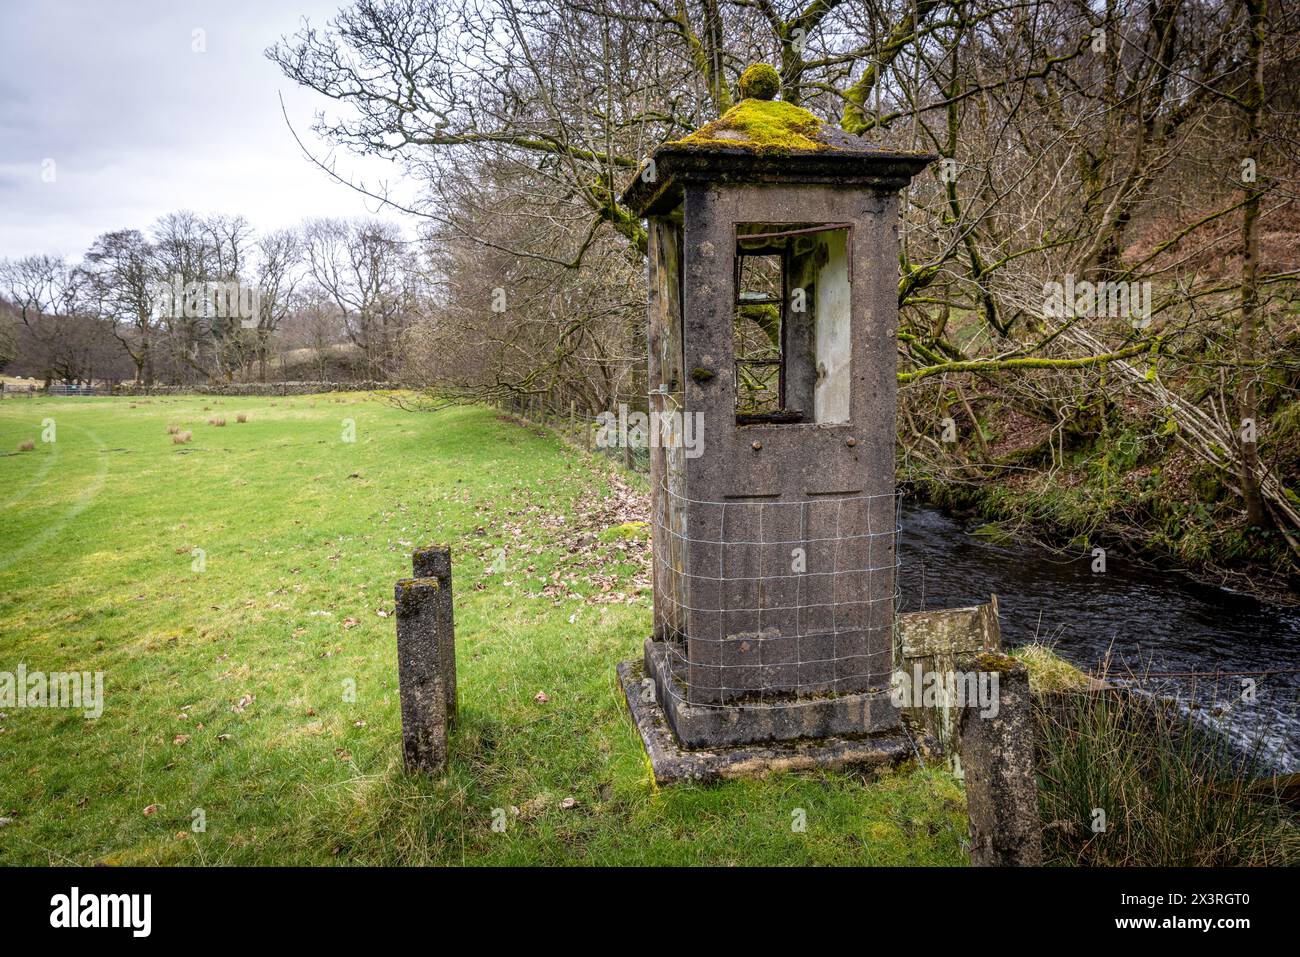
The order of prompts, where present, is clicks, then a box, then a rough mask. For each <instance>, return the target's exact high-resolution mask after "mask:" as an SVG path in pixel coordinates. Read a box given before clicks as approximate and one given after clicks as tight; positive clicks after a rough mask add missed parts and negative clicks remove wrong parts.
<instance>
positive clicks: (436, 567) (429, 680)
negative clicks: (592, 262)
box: [394, 547, 456, 774]
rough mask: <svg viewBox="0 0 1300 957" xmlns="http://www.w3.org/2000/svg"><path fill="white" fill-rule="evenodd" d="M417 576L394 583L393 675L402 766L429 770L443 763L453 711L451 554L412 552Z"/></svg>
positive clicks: (438, 768)
mask: <svg viewBox="0 0 1300 957" xmlns="http://www.w3.org/2000/svg"><path fill="white" fill-rule="evenodd" d="M414 565H415V571H416V575H417V577H415V578H405V579H402V580H401V581H399V582H398V583H397V586H396V589H395V592H394V598H395V600H396V609H397V616H396V617H397V677H398V693H399V695H400V698H401V712H402V753H403V757H404V760H405V763H406V770H407V771H408V772H411V773H417V772H422V773H426V774H433V773H436V772H438V771H441V770H442V769H443V768H445V767H446V765H447V751H448V748H447V732H448V729H449V728H450V726H451V724H452V723H453V722H454V720H455V715H456V642H455V630H454V622H453V618H452V608H451V553H450V552H449V551H448V550H447V549H445V548H437V547H434V548H423V549H420V550H419V551H418V552H416V553H415V556H414Z"/></svg>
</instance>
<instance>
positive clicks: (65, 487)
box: [0, 395, 965, 864]
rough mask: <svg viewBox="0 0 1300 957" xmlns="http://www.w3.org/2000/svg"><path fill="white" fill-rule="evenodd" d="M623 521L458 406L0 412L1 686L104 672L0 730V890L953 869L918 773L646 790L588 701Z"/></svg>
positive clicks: (102, 404)
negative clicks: (446, 625) (425, 750)
mask: <svg viewBox="0 0 1300 957" xmlns="http://www.w3.org/2000/svg"><path fill="white" fill-rule="evenodd" d="M240 413H243V414H245V416H246V417H247V419H248V421H247V422H243V423H240V422H238V421H237V416H238V415H239V414H240ZM214 416H215V417H220V418H224V419H225V421H226V423H227V424H226V425H225V426H215V425H209V424H207V421H208V419H209V418H211V417H214ZM45 419H53V420H54V426H55V433H56V434H55V438H56V441H54V442H52V443H49V442H43V441H42V429H43V426H42V422H43V420H45ZM349 420H350V422H351V432H352V434H354V436H355V441H345V438H346V437H348V435H349V431H350V430H349V424H348V422H349ZM169 425H175V426H177V427H179V429H180V430H182V431H190V432H192V438H191V440H190V441H189V442H188V443H185V444H176V443H174V441H173V439H172V437H171V436H169V435H168V434H167V428H168V426H169ZM26 441H32V442H34V445H35V449H34V451H30V452H18V451H16V450H17V448H18V446H19V445H20V443H23V442H26ZM644 501H645V497H644V495H642V494H638V493H637V492H636V491H635V490H630V489H627V488H626V487H625V486H622V485H621V483H620V481H619V480H618V479H617V478H616V475H615V473H614V472H613V471H612V470H611V468H610V467H609V466H608V465H607V464H601V463H598V462H596V461H594V460H593V459H591V458H588V457H586V456H584V455H582V454H581V453H579V452H576V451H573V450H571V449H569V448H567V447H564V446H563V445H562V444H560V443H559V442H557V441H556V440H555V439H554V438H552V437H550V436H548V435H544V434H539V433H537V432H535V431H532V430H529V429H524V428H519V427H517V426H515V425H512V424H509V423H506V422H503V421H501V420H499V419H498V418H496V417H495V416H494V415H493V414H491V413H489V412H486V411H483V410H472V409H466V410H455V411H449V412H445V413H439V414H437V415H421V414H412V413H407V412H402V411H400V410H398V409H396V408H394V407H392V406H391V405H389V404H387V403H386V402H385V401H384V400H383V398H382V397H381V396H375V395H367V396H360V395H342V396H317V397H302V398H290V399H279V400H276V399H243V400H235V399H213V398H205V397H199V396H195V397H177V398H170V399H163V398H156V399H152V400H134V401H131V400H126V399H62V400H57V399H44V398H41V399H33V400H26V399H23V400H14V401H5V402H3V403H0V542H2V543H3V551H2V552H0V671H10V672H13V671H15V670H16V668H17V666H18V665H19V664H20V663H22V664H25V666H26V667H27V669H28V670H29V671H33V670H38V669H39V670H43V671H68V670H84V671H102V672H103V673H104V676H105V709H104V713H103V716H102V717H100V718H98V719H97V720H87V719H85V718H84V717H83V716H82V715H81V714H80V713H77V712H72V711H67V710H52V709H31V708H23V709H16V708H5V709H0V710H3V711H4V712H5V713H4V715H3V717H0V727H3V731H0V767H2V768H3V774H0V817H4V818H8V819H9V823H8V824H6V825H4V826H0V864H46V863H77V864H88V863H94V862H99V861H104V862H110V863H119V864H131V863H186V864H217V863H238V864H253V863H262V864H267V863H280V864H287V863H308V864H320V863H393V864H415V863H485V864H486V863H495V864H507V863H579V862H592V863H626V864H632V863H644V864H652V863H663V864H693V863H713V864H776V863H827V864H839V863H842V864H961V863H964V861H965V855H964V853H963V852H962V850H961V847H960V837H961V836H964V833H965V820H964V809H963V803H962V795H961V791H960V789H959V787H958V786H957V785H956V784H955V782H954V781H952V779H951V778H949V777H948V776H947V775H945V774H944V773H942V772H940V771H936V770H933V769H931V770H916V769H911V768H909V769H904V770H902V771H899V772H897V773H893V774H890V775H887V776H885V777H882V778H878V779H874V780H872V781H870V782H866V783H864V782H863V781H862V780H860V779H859V778H857V777H854V776H852V775H841V774H830V773H827V774H818V775H799V776H786V777H780V778H774V779H771V780H768V781H761V782H733V783H727V784H724V785H719V786H712V787H674V788H672V789H666V790H664V791H656V790H655V788H654V787H653V786H652V784H651V782H650V779H649V776H648V773H647V768H646V764H645V757H644V753H643V751H642V749H641V745H640V742H639V739H638V738H637V735H636V732H635V730H634V729H633V727H632V725H631V723H630V721H629V720H628V718H627V717H626V715H625V712H624V709H623V707H622V705H621V703H620V701H619V697H618V694H617V692H616V689H615V684H614V664H615V663H616V662H617V661H619V660H621V659H626V658H630V657H633V656H634V655H636V654H637V653H638V649H639V647H640V643H641V641H642V639H643V638H644V636H645V635H646V633H647V632H648V630H649V627H650V597H649V590H648V581H647V565H646V561H647V559H646V556H645V548H644V542H640V541H638V540H637V537H636V535H637V531H636V530H637V528H638V526H636V525H635V524H629V523H636V522H638V521H641V520H644V518H645V515H644V508H645V505H644ZM428 542H446V543H448V544H450V545H451V546H452V548H453V550H454V556H455V589H456V615H457V642H458V647H457V656H458V664H459V671H460V693H461V725H460V727H459V729H458V730H457V731H456V733H455V735H454V737H453V755H452V771H451V774H450V775H449V776H448V778H447V779H446V780H443V781H438V782H427V781H419V780H411V779H409V778H407V777H406V776H405V775H403V774H402V772H401V770H400V763H401V762H400V753H399V746H398V743H399V734H400V724H399V718H398V711H397V691H396V660H395V649H394V625H393V620H392V618H391V617H389V616H390V614H391V610H392V599H393V582H394V581H395V580H396V579H397V578H399V577H403V576H405V575H407V574H409V568H410V566H409V556H410V552H411V550H412V548H414V547H415V546H417V545H420V544H425V543H428ZM353 691H354V692H355V694H353ZM800 809H802V810H803V811H804V812H805V813H806V820H807V827H806V830H804V831H802V832H800V831H796V830H794V829H792V827H791V824H792V821H793V820H794V819H795V817H796V813H795V812H796V811H797V810H800ZM200 819H201V820H202V822H203V824H204V825H205V828H206V829H205V830H202V831H196V830H195V822H196V821H198V820H200ZM494 821H497V822H501V821H504V823H505V827H504V830H494V829H493V823H494Z"/></svg>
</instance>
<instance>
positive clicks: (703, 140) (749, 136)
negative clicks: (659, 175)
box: [672, 97, 835, 151]
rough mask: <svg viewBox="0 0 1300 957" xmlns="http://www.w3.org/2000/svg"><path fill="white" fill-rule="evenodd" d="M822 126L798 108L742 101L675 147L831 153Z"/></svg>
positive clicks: (778, 103)
mask: <svg viewBox="0 0 1300 957" xmlns="http://www.w3.org/2000/svg"><path fill="white" fill-rule="evenodd" d="M825 126H826V124H825V123H824V122H822V121H821V120H820V119H818V118H817V117H816V116H814V115H813V114H812V113H809V112H808V111H807V110H805V109H804V108H803V107H801V106H795V105H794V104H793V103H783V102H781V101H780V100H759V99H754V98H752V97H751V98H749V99H746V100H741V101H740V102H739V103H737V104H736V105H735V106H733V107H732V108H731V109H729V110H727V112H726V113H723V114H722V116H720V117H719V118H718V119H716V120H714V121H713V122H711V123H705V124H704V125H703V126H702V127H700V128H699V129H698V130H696V131H695V132H694V133H691V134H689V135H687V136H684V137H682V138H681V139H679V140H674V141H673V144H672V145H674V146H700V147H712V146H721V147H741V148H748V149H754V150H774V151H782V150H824V149H834V148H835V147H833V146H832V145H831V144H830V143H828V142H826V141H825V140H824V139H822V138H821V136H820V134H821V133H822V130H823V128H824V127H825Z"/></svg>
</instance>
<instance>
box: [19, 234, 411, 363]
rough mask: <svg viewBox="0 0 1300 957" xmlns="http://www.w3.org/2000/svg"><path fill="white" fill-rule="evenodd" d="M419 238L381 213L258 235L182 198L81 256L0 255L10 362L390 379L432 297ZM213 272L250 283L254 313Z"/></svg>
mask: <svg viewBox="0 0 1300 957" xmlns="http://www.w3.org/2000/svg"><path fill="white" fill-rule="evenodd" d="M411 247H412V244H411V242H410V241H409V240H408V239H407V238H406V237H405V236H404V235H403V234H402V231H401V230H400V229H399V228H398V227H397V226H396V225H395V224H394V223H391V222H386V221H384V220H381V219H362V220H352V221H349V220H341V219H314V220H307V221H305V222H304V223H302V224H301V225H300V226H298V227H296V228H292V229H280V230H274V231H269V232H265V233H262V234H260V235H259V234H258V233H256V232H255V231H254V229H253V227H252V225H251V224H250V223H249V222H248V221H247V220H246V219H245V218H244V217H242V216H223V215H208V216H201V215H198V214H196V213H193V212H189V211H186V210H183V211H180V212H176V213H169V214H168V215H166V216H163V217H162V218H160V219H159V220H158V221H157V222H156V223H155V224H154V225H153V227H152V228H151V229H150V230H149V231H148V232H147V233H145V232H142V231H140V230H137V229H122V230H117V231H114V232H109V233H105V234H103V235H101V236H99V237H98V238H97V239H96V240H95V241H94V243H93V244H92V246H91V248H90V249H89V250H87V252H86V254H85V256H84V257H83V258H82V261H81V262H79V263H70V262H67V261H66V260H64V259H61V258H59V257H56V256H48V255H33V256H26V257H23V258H20V259H14V260H0V371H4V372H6V373H7V374H9V375H15V376H29V377H33V378H36V379H39V380H41V381H42V382H43V383H45V384H46V385H49V384H50V383H52V382H64V383H68V384H82V383H87V384H88V383H92V382H96V383H100V382H120V381H124V380H132V381H135V382H138V383H140V384H142V385H187V384H194V383H212V382H232V381H260V382H266V381H268V380H278V381H284V380H295V379H311V380H353V379H371V380H388V379H392V378H395V377H396V376H397V374H398V373H399V371H400V367H401V346H402V337H403V334H404V333H405V332H406V330H407V329H408V328H409V327H410V326H411V325H412V323H414V322H415V320H416V319H417V318H418V317H419V315H420V314H421V308H422V307H423V305H424V303H425V302H426V300H427V296H426V295H425V292H424V286H425V283H426V281H427V280H426V273H425V270H424V269H423V268H422V265H421V261H420V257H419V255H418V253H417V251H416V250H414V249H412V248H411ZM209 284H235V285H237V286H240V287H243V289H244V290H245V292H246V295H245V300H244V302H245V304H247V305H251V306H252V307H253V308H252V309H251V310H250V312H251V313H252V314H250V315H248V316H242V315H236V314H235V313H236V311H237V309H236V308H235V307H236V303H235V302H234V300H232V299H230V298H227V299H225V300H222V301H220V305H219V303H218V300H217V299H216V298H215V296H213V295H208V294H206V293H205V292H204V290H206V289H207V288H209ZM187 285H188V286H190V288H191V289H192V290H194V300H193V301H192V302H187V301H186V299H185V293H184V290H185V289H186V287H187ZM160 286H161V287H163V288H164V289H168V290H181V295H180V296H176V295H175V294H171V295H170V296H169V295H168V294H166V293H164V292H163V291H162V290H160ZM253 292H255V293H256V299H254V298H253V296H252V293H253ZM223 313H224V314H223Z"/></svg>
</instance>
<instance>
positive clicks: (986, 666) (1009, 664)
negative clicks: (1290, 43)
mask: <svg viewBox="0 0 1300 957" xmlns="http://www.w3.org/2000/svg"><path fill="white" fill-rule="evenodd" d="M975 667H976V668H977V669H979V670H980V671H997V672H999V673H1002V674H1005V673H1007V672H1010V671H1015V670H1016V669H1017V668H1021V667H1024V665H1023V664H1022V663H1021V662H1020V661H1018V660H1017V659H1015V658H1013V657H1011V656H1010V655H1004V654H1001V653H1000V652H996V651H986V652H984V654H982V655H980V656H979V658H977V659H976V660H975Z"/></svg>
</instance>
